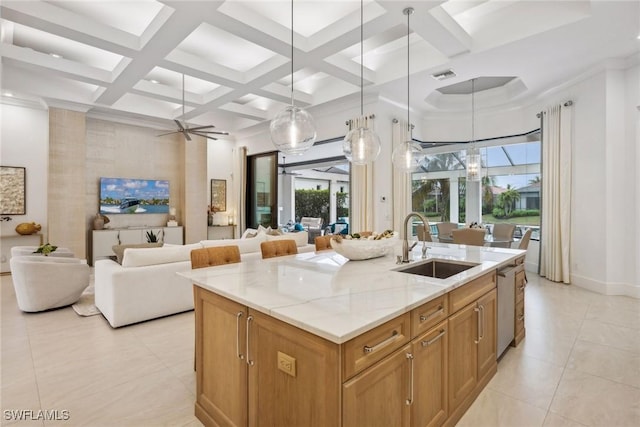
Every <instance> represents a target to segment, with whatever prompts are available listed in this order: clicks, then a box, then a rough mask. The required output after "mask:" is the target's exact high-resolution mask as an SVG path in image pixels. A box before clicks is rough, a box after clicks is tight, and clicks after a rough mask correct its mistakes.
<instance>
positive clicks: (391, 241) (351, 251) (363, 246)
mask: <svg viewBox="0 0 640 427" xmlns="http://www.w3.org/2000/svg"><path fill="white" fill-rule="evenodd" d="M330 242H331V247H332V248H333V250H335V251H336V252H337V253H339V254H340V255H342V256H343V257H345V258H347V259H350V260H353V261H360V260H365V259H371V258H378V257H381V256H385V255H386V254H388V253H389V252H390V251H391V249H392V248H393V246H394V245H395V244H396V243H398V239H397V238H396V236H395V235H394V236H393V237H390V238H384V239H380V240H370V239H350V240H349V239H335V238H334V239H331V241H330Z"/></svg>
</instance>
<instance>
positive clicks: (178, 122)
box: [173, 119, 184, 132]
mask: <svg viewBox="0 0 640 427" xmlns="http://www.w3.org/2000/svg"><path fill="white" fill-rule="evenodd" d="M173 121H174V122H176V124H177V125H178V129H180V132H184V126H182V123H180V121H179V120H176V119H173Z"/></svg>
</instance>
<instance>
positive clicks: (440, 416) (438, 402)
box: [411, 320, 449, 427]
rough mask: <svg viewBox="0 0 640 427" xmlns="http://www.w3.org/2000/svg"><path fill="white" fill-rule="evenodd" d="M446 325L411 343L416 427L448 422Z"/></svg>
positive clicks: (412, 412) (432, 426) (414, 420)
mask: <svg viewBox="0 0 640 427" xmlns="http://www.w3.org/2000/svg"><path fill="white" fill-rule="evenodd" d="M448 344H449V335H448V326H447V321H446V320H444V321H443V322H441V323H439V324H438V325H436V326H435V327H434V328H433V329H431V330H429V331H428V332H426V333H425V334H424V335H422V336H420V337H418V338H416V339H415V340H414V341H413V342H412V354H413V355H414V364H415V365H414V369H415V371H414V401H413V404H412V405H411V425H412V426H413V427H437V426H441V425H442V424H443V423H444V422H445V421H446V419H447V416H448V408H447V406H448V405H447V398H448V397H447V367H448V360H447V355H448V348H447V347H448Z"/></svg>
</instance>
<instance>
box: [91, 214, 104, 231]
mask: <svg viewBox="0 0 640 427" xmlns="http://www.w3.org/2000/svg"><path fill="white" fill-rule="evenodd" d="M103 228H104V218H103V217H102V215H100V214H99V213H98V214H96V217H95V218H94V219H93V229H94V230H102V229H103Z"/></svg>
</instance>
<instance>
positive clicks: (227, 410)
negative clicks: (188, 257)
mask: <svg viewBox="0 0 640 427" xmlns="http://www.w3.org/2000/svg"><path fill="white" fill-rule="evenodd" d="M195 296H196V301H195V302H196V309H195V312H196V377H197V390H196V416H198V418H200V420H201V421H202V422H203V423H204V424H205V425H211V424H213V423H212V422H211V421H212V420H213V422H214V423H216V424H214V425H219V426H246V425H247V364H246V359H245V337H246V334H245V332H246V324H247V310H246V308H245V307H244V306H242V305H240V304H238V303H235V302H233V301H231V300H228V299H226V298H223V297H221V296H218V295H216V294H214V293H211V292H208V291H206V290H204V289H202V288H199V287H195Z"/></svg>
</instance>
